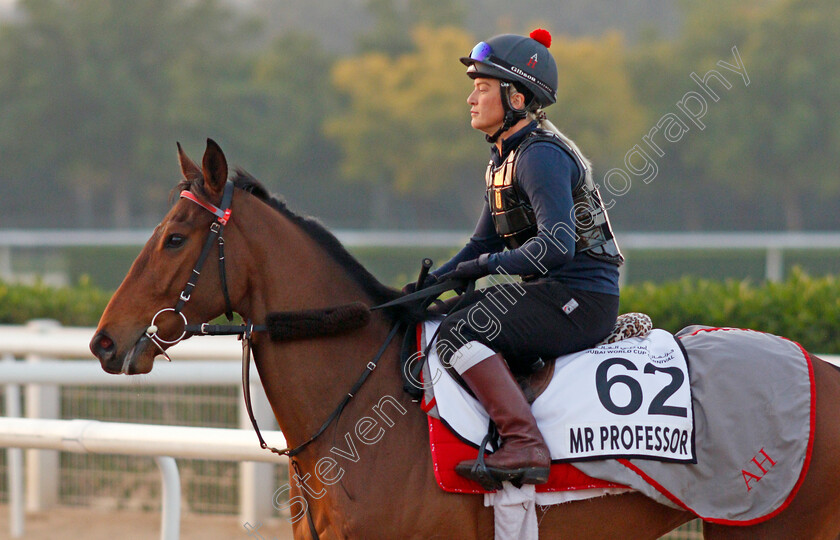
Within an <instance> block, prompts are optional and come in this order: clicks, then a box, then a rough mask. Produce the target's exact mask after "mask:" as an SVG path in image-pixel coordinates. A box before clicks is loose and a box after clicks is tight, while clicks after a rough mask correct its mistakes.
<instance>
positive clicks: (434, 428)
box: [427, 416, 625, 493]
mask: <svg viewBox="0 0 840 540" xmlns="http://www.w3.org/2000/svg"><path fill="white" fill-rule="evenodd" d="M427 418H428V421H429V443H430V445H431V449H432V462H433V463H434V470H435V479H437V483H438V485H439V486H440V487H441V489H443V490H444V491H448V492H450V493H488V491H487V490H485V489H484V488H482V487H481V486H480V485H479V484H478V482H473V481H472V480H468V479H466V478H464V477H463V476H461V475H459V474H458V473H456V472H455V465H457V464H458V463H460V462H462V461H464V460H467V459H475V458H476V455H477V454H478V451H477V450H476V449H475V448H474V447H473V446H470V445H469V444H467V443H465V442H463V441H461V440H460V439H459V438H458V437H456V436H455V434H453V433H452V431H451V430H450V429H449V428H448V427H446V425H445V424H444V423H443V422H442V421H441V420H439V419H437V418H434V417H432V416H427ZM611 487H625V486H622V485H620V484H614V483H612V482H606V481H604V480H598V479H597V478H592V477H591V476H587V475H585V474H583V473H582V472H580V471H579V470H578V469H577V468H575V467H574V466H573V465H571V464H570V463H554V464H552V465H551V473H550V475H549V477H548V483H545V484H540V485H538V486H537V491H538V492H547V491H575V490H580V489H593V488H611Z"/></svg>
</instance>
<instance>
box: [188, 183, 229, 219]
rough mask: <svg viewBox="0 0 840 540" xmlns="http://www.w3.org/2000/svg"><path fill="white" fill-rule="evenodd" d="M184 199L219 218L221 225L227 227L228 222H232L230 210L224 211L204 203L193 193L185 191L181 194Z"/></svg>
mask: <svg viewBox="0 0 840 540" xmlns="http://www.w3.org/2000/svg"><path fill="white" fill-rule="evenodd" d="M181 198H182V199H189V200H191V201H192V202H194V203H195V204H197V205H199V206H200V207H202V208H204V209H205V210H207V211H208V212H210V213H211V214H213V215H214V216H216V217H217V218H218V221H219V223H221V224H222V225H227V222H228V220H230V208H228V209H227V210H225V211H222V210H221V209H220V208H219V207H218V206H214V205H212V204H210V203H208V202H205V201H202V200H201V199H199V198H198V197H196V196H195V195H194V194H193V193H192V192H191V191H189V190H186V189H185V190H184V191H182V192H181Z"/></svg>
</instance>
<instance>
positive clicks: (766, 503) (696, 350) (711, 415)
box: [577, 326, 816, 525]
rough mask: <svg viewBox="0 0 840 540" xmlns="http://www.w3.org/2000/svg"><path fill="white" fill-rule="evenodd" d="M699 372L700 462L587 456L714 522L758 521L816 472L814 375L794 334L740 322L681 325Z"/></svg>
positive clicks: (592, 465)
mask: <svg viewBox="0 0 840 540" xmlns="http://www.w3.org/2000/svg"><path fill="white" fill-rule="evenodd" d="M676 335H677V337H678V338H679V339H680V341H681V343H682V345H683V346H684V348H685V350H686V352H687V354H688V357H689V367H690V369H691V380H692V388H691V391H692V400H693V402H694V412H695V424H696V430H697V437H696V446H697V464H696V465H681V464H675V463H664V462H657V461H648V460H640V459H621V460H619V463H620V464H621V465H622V466H619V467H616V466H615V463H616V462H615V461H588V462H585V463H578V464H577V465H578V467H580V469H581V470H582V471H584V472H585V473H587V474H590V475H592V476H595V477H597V478H603V479H606V480H611V481H613V482H621V483H625V484H627V485H630V486H631V487H633V488H634V489H637V490H639V491H641V492H642V493H643V494H645V495H647V496H648V497H650V498H652V499H654V500H655V501H657V502H659V503H661V504H666V505H670V506H673V507H676V508H683V509H687V510H689V511H691V512H693V513H694V514H696V515H697V516H698V517H701V518H703V519H704V520H705V521H710V522H713V523H722V524H726V525H753V524H755V523H760V522H762V521H765V520H767V519H770V518H771V517H773V516H774V515H776V514H778V513H779V512H781V511H782V510H784V509H785V508H786V507H787V506H788V505H789V504H790V502H791V501H792V500H793V497H794V496H795V495H796V492H797V490H798V489H799V486H800V485H801V483H802V481H803V480H804V478H805V475H806V474H807V472H808V465H809V463H810V459H811V450H812V447H813V442H814V429H813V427H814V422H815V416H814V415H815V405H816V402H815V399H816V394H815V391H814V372H813V367H812V365H811V359H810V356H809V355H808V353H807V352H805V350H804V349H803V348H802V347H801V346H800V345H799V344H798V343H796V342H794V341H790V340H788V339H785V338H782V337H779V336H774V335H771V334H766V333H763V332H756V331H753V330H741V329H735V328H709V327H701V326H691V327H688V328H684V329H683V330H681V331H680V332H678V333H677V334H676Z"/></svg>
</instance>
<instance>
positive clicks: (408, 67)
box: [325, 27, 482, 219]
mask: <svg viewBox="0 0 840 540" xmlns="http://www.w3.org/2000/svg"><path fill="white" fill-rule="evenodd" d="M412 37H413V43H414V50H413V51H411V52H410V53H407V54H404V55H400V56H397V57H395V58H393V59H392V58H389V57H388V56H386V55H384V54H381V53H368V54H364V55H362V56H359V57H356V58H348V59H345V60H341V61H339V62H337V64H336V65H335V67H334V69H333V77H332V78H333V83H334V85H335V87H336V89H337V90H339V91H340V92H341V93H342V94H343V95H344V96H345V99H346V106H345V108H344V110H343V111H342V112H341V113H340V114H337V115H336V116H334V117H333V118H331V119H329V120H328V121H327V122H326V124H325V130H326V133H327V134H328V135H329V136H330V137H331V138H333V140H335V141H336V142H337V143H338V144H339V145H340V146H341V148H342V150H343V158H342V161H341V170H342V174H343V177H344V178H345V179H346V180H348V181H350V182H353V183H357V184H363V185H365V184H366V185H369V186H373V187H374V188H375V189H374V190H373V193H379V194H380V195H382V194H384V195H385V196H391V195H396V196H400V197H407V196H408V195H412V196H415V197H418V198H419V199H421V200H423V199H425V200H426V201H430V200H431V199H432V198H433V197H435V196H437V195H439V194H440V193H441V192H442V191H443V190H445V189H446V190H448V189H452V190H454V191H455V193H458V192H459V191H460V190H459V189H458V184H462V183H463V178H464V177H465V176H467V175H466V174H465V172H464V171H466V170H471V169H473V167H470V164H473V163H474V162H475V159H476V158H475V156H476V155H480V152H481V146H482V145H481V141H480V138H479V137H477V136H476V135H475V134H474V133H472V132H471V130H470V128H469V123H468V116H467V110H468V109H467V105H466V96H467V94H468V93H469V79H467V78H466V77H465V76H464V74H463V71H464V70H463V66H462V65H461V64H460V63H459V62H458V60H457V58H458V57H460V56H462V55H463V54H464V52H465V51H469V49H470V48H471V47H472V44H473V43H472V42H473V40H472V38H471V37H470V36H469V35H468V34H466V33H465V32H463V31H462V30H459V29H457V28H452V27H446V28H439V29H432V28H428V27H418V28H416V29H415V30H414V31H413V33H412ZM459 82H460V84H459ZM473 176H474V175H473ZM474 185H476V184H474ZM479 189H480V188H479ZM373 202H374V204H375V203H376V201H373ZM381 206H382V204H381V201H380V207H381ZM473 206H474V205H473ZM471 208H472V207H471ZM385 217H386V216H379V218H382V219H384V218H385Z"/></svg>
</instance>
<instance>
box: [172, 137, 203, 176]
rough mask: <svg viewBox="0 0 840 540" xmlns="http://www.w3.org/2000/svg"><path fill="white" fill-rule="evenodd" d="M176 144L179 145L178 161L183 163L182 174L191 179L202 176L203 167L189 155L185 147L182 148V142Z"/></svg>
mask: <svg viewBox="0 0 840 540" xmlns="http://www.w3.org/2000/svg"><path fill="white" fill-rule="evenodd" d="M175 144H177V145H178V163H180V164H181V174H183V175H184V178H185V179H187V180H190V181H192V180H198V179H200V178H202V174H201V169H199V168H198V165H196V164H195V162H194V161H193V160H191V159H190V158H189V157H187V154H186V153H185V152H184V149H183V148H181V143H175Z"/></svg>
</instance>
